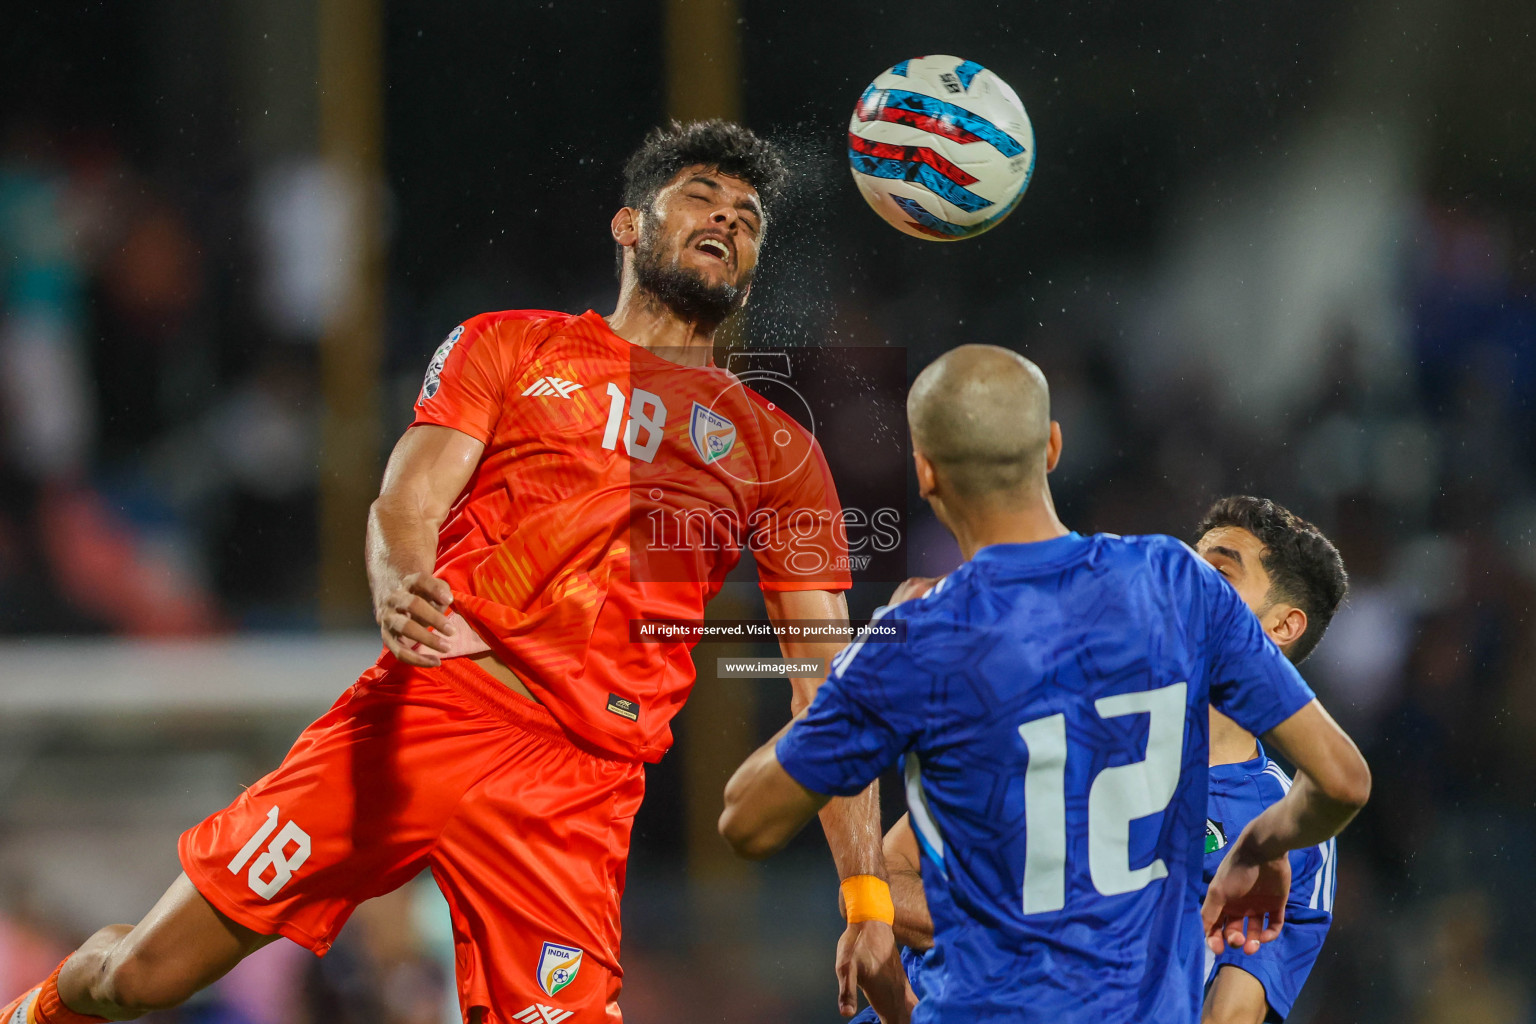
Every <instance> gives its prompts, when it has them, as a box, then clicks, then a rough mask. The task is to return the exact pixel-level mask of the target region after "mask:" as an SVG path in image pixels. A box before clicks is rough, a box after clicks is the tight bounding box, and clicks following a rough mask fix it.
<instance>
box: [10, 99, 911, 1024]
mask: <svg viewBox="0 0 1536 1024" xmlns="http://www.w3.org/2000/svg"><path fill="white" fill-rule="evenodd" d="M784 175H785V170H784V166H783V164H782V161H781V159H780V157H779V156H778V154H777V152H776V151H775V150H774V149H773V147H771V146H770V145H769V144H767V143H766V142H764V141H762V140H760V139H758V138H757V137H756V136H754V135H753V134H752V133H750V132H749V131H747V130H745V129H743V128H740V127H738V126H735V125H731V124H727V123H724V122H718V121H714V122H705V123H696V124H690V125H677V124H674V125H672V126H671V127H670V128H669V129H658V130H656V131H654V132H652V133H651V135H650V136H648V137H647V139H646V141H645V143H644V145H643V146H642V147H641V149H640V150H639V151H638V152H637V153H636V154H635V155H634V156H633V157H632V158H631V160H630V161H629V163H628V164H627V165H626V168H625V193H624V206H623V208H622V209H621V210H619V212H618V213H617V214H615V215H614V218H613V221H612V225H611V229H612V234H613V239H614V241H615V242H616V243H617V245H618V247H619V252H620V292H619V299H618V304H617V308H616V309H615V310H614V312H613V313H612V314H611V315H610V316H607V317H601V316H598V315H597V314H596V313H591V312H588V313H585V314H582V315H580V316H568V315H565V314H558V313H547V312H540V311H519V312H510V313H488V314H485V315H482V316H477V317H474V318H473V319H470V320H468V321H466V322H465V323H464V324H462V325H461V326H459V327H456V328H454V330H453V331H452V332H451V333H450V334H449V335H448V337H447V339H446V340H445V341H444V342H443V344H442V345H441V346H440V347H439V348H438V350H437V352H436V354H435V355H434V357H433V359H432V362H431V365H430V367H429V369H428V372H427V377H426V381H425V383H424V384H423V387H422V390H421V395H420V397H419V399H418V401H417V403H416V419H415V422H414V423H413V424H412V426H411V428H410V429H409V430H407V431H406V433H405V435H404V436H403V437H402V438H401V440H400V442H399V443H398V444H397V445H396V446H395V450H394V453H393V455H392V456H391V457H390V460H389V465H388V468H387V469H386V470H385V472H384V482H383V487H382V490H381V493H380V495H379V498H378V500H377V501H376V502H375V503H374V505H373V509H372V514H371V515H370V517H369V522H368V543H367V560H368V576H369V581H370V583H371V585H372V589H373V597H374V608H375V612H376V617H377V619H378V622H379V626H380V630H381V633H382V636H383V639H384V645H385V648H386V650H385V651H384V653H383V654H382V656H381V657H380V658H379V660H378V663H377V664H376V665H374V666H373V667H372V668H370V669H369V670H368V671H367V672H365V673H364V674H363V676H362V678H360V679H359V680H358V681H357V683H356V684H355V685H353V686H352V688H351V689H349V690H348V691H347V692H346V693H345V694H343V695H342V697H341V698H340V699H339V700H338V701H337V702H336V704H335V705H334V706H333V707H332V708H331V710H330V711H329V712H328V713H326V715H324V716H323V717H322V718H321V719H320V720H319V721H317V722H315V723H314V724H313V725H312V726H310V727H309V728H308V729H306V730H305V731H304V733H303V734H302V735H301V736H300V737H299V739H298V742H297V743H296V744H295V745H294V747H293V749H292V751H290V753H289V754H288V756H287V758H286V759H285V760H284V761H283V764H282V765H281V766H280V767H279V768H278V769H277V770H276V771H275V772H273V773H272V774H270V775H268V776H266V777H265V778H263V779H261V780H259V781H258V782H256V783H255V784H254V785H252V786H251V787H250V788H249V789H247V790H245V791H244V792H243V793H241V794H240V795H239V796H238V797H237V798H236V799H235V801H234V803H232V804H231V805H230V806H229V807H228V808H226V809H225V810H223V811H220V812H219V813H217V814H214V815H213V816H212V817H210V818H208V819H207V820H206V821H204V822H202V823H201V824H199V825H197V826H196V827H194V828H192V829H191V830H189V831H188V832H187V833H186V834H185V835H183V836H182V837H181V843H180V855H181V864H182V868H183V870H184V874H183V875H182V876H181V877H180V878H179V879H178V880H177V881H176V882H175V883H174V884H173V885H172V886H171V888H170V889H169V890H168V891H167V892H166V893H165V895H164V896H163V897H162V898H161V899H160V902H159V903H158V904H156V905H155V907H154V909H153V910H151V911H150V912H149V914H148V916H146V917H145V918H144V919H143V920H142V921H140V922H139V923H138V924H137V925H134V926H131V927H130V926H128V925H113V926H110V927H108V928H104V929H102V930H101V931H99V932H97V933H96V934H95V935H93V936H92V937H91V938H90V939H89V940H87V941H86V943H85V944H84V945H83V946H82V947H81V948H80V949H79V950H78V951H76V953H75V954H74V955H73V956H71V957H70V958H69V959H68V960H66V961H65V962H64V963H63V964H62V965H61V966H60V969H59V970H57V971H55V972H54V974H53V976H51V977H50V978H49V979H47V981H45V982H44V983H43V985H42V986H41V987H40V988H37V989H33V990H32V991H31V992H29V993H27V994H26V995H24V996H23V997H22V998H21V999H20V1000H18V1002H17V1003H15V1004H12V1006H11V1007H10V1008H9V1009H8V1010H7V1011H4V1013H0V1022H3V1024H66V1022H67V1024H79V1022H82V1021H97V1020H103V1019H106V1020H126V1019H131V1018H133V1017H137V1016H139V1015H140V1014H142V1013H144V1012H145V1011H148V1010H152V1009H157V1008H161V1007H169V1006H174V1005H176V1004H178V1003H180V1002H181V1001H182V1000H184V999H186V998H187V997H188V996H190V995H191V994H192V993H193V992H195V991H196V990H197V989H199V988H201V987H202V986H204V985H207V984H209V983H211V982H212V981H214V980H216V979H217V978H219V977H221V976H222V975H223V974H224V973H225V972H226V971H228V970H229V969H230V968H231V967H233V966H234V965H235V964H236V963H237V962H238V961H239V960H240V959H241V958H242V957H244V956H246V955H247V954H249V953H250V952H251V951H253V950H255V949H257V948H258V947H260V946H262V945H264V944H265V943H267V942H270V941H272V940H273V939H275V938H277V937H278V936H284V937H286V938H289V939H291V940H293V941H294V942H297V943H299V944H300V945H302V946H305V947H306V948H308V949H311V950H313V951H314V952H315V953H317V954H322V953H324V952H325V951H326V949H327V948H328V947H329V946H330V944H331V942H332V940H333V939H334V938H335V936H336V933H337V932H338V931H339V930H340V929H341V927H342V925H343V924H344V923H345V922H346V920H347V917H348V915H349V914H350V913H351V912H352V910H353V908H354V907H355V906H356V905H357V904H358V903H359V902H361V901H362V900H364V899H367V898H369V897H371V896H377V895H379V894H381V893H384V892H387V891H389V890H391V889H393V888H395V887H397V886H399V885H401V884H402V883H404V882H405V881H407V880H409V879H410V878H412V877H414V876H415V875H416V874H417V873H419V872H420V871H421V870H422V869H424V868H430V869H431V871H432V873H433V875H434V877H435V878H436V879H437V882H438V885H439V886H440V887H441V888H442V890H443V893H444V895H445V896H446V897H447V899H448V904H449V907H450V909H451V912H452V915H453V928H454V937H455V942H456V945H457V974H458V984H459V993H460V1002H461V1006H462V1009H463V1012H464V1016H465V1019H466V1020H467V1021H472V1022H487V1024H490V1022H494V1024H511V1022H521V1024H565V1022H567V1021H568V1022H569V1024H587V1022H591V1024H598V1022H617V1021H619V1020H620V1014H619V1009H618V1004H617V997H618V994H619V988H620V977H621V971H620V968H619V900H620V896H621V894H622V892H623V888H624V871H625V862H626V859H627V855H628V850H629V837H630V827H631V823H632V822H633V820H634V815H635V812H636V810H637V809H638V807H639V805H640V799H641V794H642V790H643V787H644V773H643V764H644V762H647V761H655V760H657V759H659V758H660V757H661V755H662V754H663V753H664V752H665V751H666V749H667V747H668V746H669V745H670V743H671V731H670V729H669V725H668V723H669V722H670V721H671V719H672V716H673V715H674V714H675V713H676V712H677V710H678V708H679V707H681V705H682V703H683V701H684V700H685V699H686V698H687V696H688V692H689V689H690V688H691V686H692V684H693V680H694V672H693V665H692V660H691V657H690V648H691V646H692V645H691V643H689V642H686V641H685V640H670V641H663V642H636V637H635V634H634V633H633V632H632V631H633V630H635V629H637V628H639V624H640V623H643V622H646V621H667V620H673V621H676V620H680V621H683V622H693V621H697V620H700V619H702V617H703V611H704V605H705V603H706V602H707V601H708V600H709V599H710V598H711V597H712V596H713V595H714V594H715V593H716V592H717V591H718V590H719V588H720V585H721V582H722V580H723V579H724V577H725V575H726V573H727V572H728V571H729V570H730V569H731V567H732V566H733V565H735V564H736V562H737V560H738V559H739V557H740V553H741V549H742V548H743V547H747V546H749V547H751V548H753V550H754V553H755V556H756V559H757V564H758V572H759V577H760V580H761V585H762V589H763V593H764V597H765V600H766V603H767V607H768V614H769V616H770V618H772V619H775V620H797V619H819V620H833V621H836V622H846V620H847V606H846V603H845V601H844V598H843V594H842V591H844V590H845V589H846V588H847V586H848V578H847V575H846V570H845V564H846V562H845V560H844V558H843V556H844V555H845V550H846V549H845V538H843V536H842V523H841V512H840V507H839V505H838V501H837V495H836V492H835V490H834V488H833V485H832V480H831V478H830V476H829V475H828V473H827V470H826V464H825V462H824V461H823V459H822V455H821V452H820V449H819V448H818V447H817V445H816V443H815V441H814V439H812V438H811V437H810V436H809V435H808V434H806V432H805V431H804V430H802V429H801V428H800V426H799V425H798V424H797V423H796V422H795V421H794V420H792V419H790V418H789V417H787V416H786V415H784V414H783V412H782V411H780V410H777V409H776V408H774V406H773V405H771V404H770V403H767V402H765V401H763V400H762V399H761V398H759V397H758V396H756V395H755V394H753V393H752V392H750V391H748V390H747V389H746V388H745V387H743V386H742V385H741V384H740V382H739V381H737V380H736V379H735V378H734V377H733V376H732V375H731V374H729V373H727V372H726V371H724V370H720V369H717V368H715V367H714V366H713V365H712V362H711V357H712V349H713V341H714V334H715V330H716V328H717V327H718V326H719V325H720V324H721V322H722V321H723V320H724V319H725V318H726V317H727V316H728V315H729V314H730V313H732V312H733V311H735V310H737V309H739V308H740V307H741V306H742V304H743V303H744V302H745V301H746V299H747V295H748V292H749V290H750V286H751V281H752V275H753V271H754V269H755V268H756V265H757V256H758V248H759V246H760V244H761V242H762V238H763V235H764V231H765V229H766V228H767V227H768V224H769V219H768V212H769V209H770V207H771V204H772V201H773V199H774V198H775V195H776V193H777V191H778V190H779V188H780V186H781V183H782V180H783V178H784ZM841 646H842V643H841V642H840V641H836V640H831V641H826V642H798V641H791V640H786V641H784V642H783V648H784V651H785V654H786V655H788V656H791V657H797V658H799V657H813V658H823V659H825V658H829V657H830V656H831V655H832V654H833V653H835V652H836V651H837V650H838V649H839V648H840V647H841ZM817 683H818V680H816V679H799V680H796V681H795V686H794V703H793V707H794V709H795V710H797V711H798V710H799V709H800V708H802V707H804V706H806V705H807V704H808V703H809V701H810V698H811V696H812V694H813V692H814V690H815V688H816V685H817ZM825 826H826V830H827V834H828V837H829V839H830V841H831V846H832V848H833V853H834V857H835V859H836V861H837V865H838V869H839V871H840V873H841V874H842V875H843V876H845V877H847V876H860V875H868V876H876V877H877V878H883V877H884V870H885V869H884V863H883V858H882V856H881V851H880V845H879V842H880V835H879V828H878V816H877V814H876V806H875V802H874V795H873V794H872V793H866V794H865V795H864V796H862V797H859V798H855V799H854V800H851V801H847V802H845V803H844V804H843V805H842V806H840V807H837V808H835V809H832V810H831V811H830V812H829V814H828V815H827V816H826V818H825ZM858 916H860V915H850V919H854V918H856V917H858ZM838 975H839V982H840V988H841V993H840V998H841V1005H842V1008H843V1009H844V1010H845V1012H846V1013H847V1014H848V1015H851V1014H852V1011H853V1009H854V1005H853V1004H854V998H855V996H854V993H853V987H854V984H855V983H856V982H861V983H863V984H864V985H865V987H866V990H867V991H868V993H869V994H870V996H871V997H872V998H873V999H875V1001H876V1004H877V1005H878V1006H881V1007H882V1008H886V1007H896V1009H893V1010H891V1011H890V1013H889V1017H890V1018H891V1019H895V1018H897V1017H901V1016H903V1010H902V1009H901V1006H902V1005H904V996H905V979H904V978H903V976H902V974H901V968H900V962H899V960H898V959H897V957H896V954H895V942H894V939H893V937H892V935H891V931H890V927H889V924H888V923H886V922H884V921H882V920H864V921H855V923H853V924H851V925H850V926H849V928H848V931H847V932H846V933H845V934H844V936H843V939H842V941H841V942H840V943H839V948H838Z"/></svg>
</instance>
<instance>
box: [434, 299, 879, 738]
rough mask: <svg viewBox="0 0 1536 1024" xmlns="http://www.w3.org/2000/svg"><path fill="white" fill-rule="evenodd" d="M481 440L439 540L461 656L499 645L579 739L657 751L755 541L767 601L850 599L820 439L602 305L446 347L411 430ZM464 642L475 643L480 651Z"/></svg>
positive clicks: (522, 314) (483, 321)
mask: <svg viewBox="0 0 1536 1024" xmlns="http://www.w3.org/2000/svg"><path fill="white" fill-rule="evenodd" d="M422 424H435V425H439V426H445V427H451V428H453V429H455V430H459V431H462V432H464V433H466V434H469V435H470V436H472V437H474V438H476V439H478V440H480V441H482V442H484V443H485V453H484V455H483V456H482V459H481V461H480V464H479V466H478V467H477V468H476V469H475V472H474V475H473V476H472V477H471V478H470V481H469V484H468V486H467V487H466V488H465V490H464V493H463V494H462V495H461V496H460V497H459V499H458V501H457V502H456V503H455V504H454V506H453V509H452V511H451V512H450V513H449V516H448V519H447V520H446V521H445V522H444V524H443V527H442V531H441V533H440V536H439V543H438V553H437V570H436V571H437V575H438V576H440V577H442V578H443V579H444V580H446V581H447V582H448V584H449V586H451V587H452V588H453V593H454V611H455V612H456V613H457V616H461V617H462V618H463V619H464V620H466V621H467V622H468V624H469V625H470V626H471V627H472V629H473V632H474V636H475V637H477V638H478V639H479V640H480V641H483V643H484V647H481V646H480V645H479V644H478V643H475V642H474V639H473V638H470V637H468V636H467V635H465V634H464V630H462V629H460V630H459V632H460V634H461V636H460V637H458V638H456V641H455V647H454V650H453V651H452V652H451V653H453V654H462V653H472V652H473V651H474V650H483V649H485V648H489V649H490V650H491V651H493V652H494V653H495V654H496V655H497V656H498V657H500V658H501V659H502V660H503V661H504V662H506V663H507V665H508V666H509V667H511V668H512V670H513V671H515V672H516V673H517V674H518V676H519V677H520V678H522V680H523V681H524V682H525V683H526V684H527V686H528V688H529V690H531V691H532V692H533V693H534V695H535V696H537V697H538V699H539V700H540V701H541V702H543V703H544V705H545V706H546V707H548V708H549V710H550V711H551V712H552V713H553V714H554V715H555V716H556V718H557V719H559V721H560V722H561V724H562V725H564V726H565V727H566V728H567V729H569V730H570V731H572V732H573V733H575V734H577V735H578V736H581V737H582V738H583V739H585V740H586V741H588V742H590V743H592V744H595V745H596V746H598V747H600V748H602V749H604V750H607V751H609V752H612V753H614V754H617V755H619V756H622V757H633V758H638V759H641V760H646V761H655V760H658V759H659V758H660V757H661V755H662V754H663V753H664V752H665V751H666V750H667V748H668V747H669V746H670V745H671V742H672V732H671V728H670V725H669V723H670V722H671V720H672V716H673V715H674V714H676V713H677V710H678V709H679V708H680V707H681V706H682V704H683V701H684V700H686V699H687V696H688V692H689V690H690V689H691V688H692V686H693V682H694V670H693V661H692V657H691V655H690V650H691V647H692V642H687V641H667V642H651V641H638V640H636V639H635V638H634V633H633V630H632V623H635V622H640V621H646V620H651V621H654V620H674V621H677V620H680V621H686V622H697V621H699V620H701V619H702V618H703V613H704V606H705V604H706V603H707V602H708V601H709V599H710V598H712V597H713V596H714V595H715V594H716V593H717V592H718V591H719V589H720V586H721V583H722V582H723V581H724V579H725V576H726V574H727V573H728V572H730V570H731V568H732V567H733V566H735V564H736V563H737V561H738V560H739V559H740V557H741V551H742V549H743V548H750V549H751V550H752V551H753V554H754V556H755V558H756V560H757V568H758V577H759V582H760V585H761V586H762V587H763V589H765V590H844V589H846V588H847V587H848V585H849V578H848V572H847V542H846V535H845V532H844V529H843V523H842V511H841V507H840V506H839V504H838V500H837V492H836V489H835V488H834V486H833V483H832V478H831V475H830V473H829V472H828V470H827V465H826V461H825V459H824V457H823V456H822V452H821V449H820V446H819V445H817V443H816V441H815V439H814V438H813V437H811V436H810V435H809V433H808V432H807V431H806V430H804V429H803V428H802V427H801V426H800V424H799V423H797V422H796V421H795V420H794V419H793V418H792V417H790V416H788V415H787V414H785V413H784V412H783V410H781V409H778V408H776V407H775V406H774V405H773V404H772V403H770V402H768V401H766V400H765V399H763V398H762V397H761V396H760V395H758V394H756V393H755V392H753V391H751V390H750V389H749V388H747V387H745V386H744V385H743V384H742V383H741V382H740V381H739V380H737V378H736V377H735V376H733V375H732V374H731V373H729V372H727V371H725V370H722V369H719V368H717V367H714V366H707V367H688V366H682V365H679V364H677V363H673V362H671V361H670V360H667V359H665V358H662V357H661V356H659V355H657V354H655V353H652V352H650V351H648V350H646V349H643V348H640V347H639V346H636V345H632V344H630V343H629V342H627V341H625V340H624V339H623V338H620V337H619V336H618V335H616V334H614V333H613V331H611V330H610V329H609V328H608V325H607V323H606V322H605V321H604V320H603V318H602V317H600V316H598V315H597V314H596V313H593V312H587V313H584V314H582V315H581V316H568V315H566V314H562V313H550V312H545V311H538V310H520V311H508V312H501V313H486V314H483V315H481V316H477V317H475V318H473V319H471V320H469V321H466V322H465V323H464V324H462V325H461V326H459V327H457V328H455V329H454V330H453V332H452V333H450V334H449V335H448V338H447V339H446V340H445V341H444V342H443V344H442V345H441V346H440V347H439V348H438V350H437V352H436V354H435V355H434V356H433V359H432V363H431V365H430V367H429V368H428V371H427V378H426V381H425V383H424V384H423V386H422V390H421V394H420V397H419V398H418V399H417V403H416V419H415V422H414V423H413V424H412V426H417V425H422ZM466 641H468V643H466Z"/></svg>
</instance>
